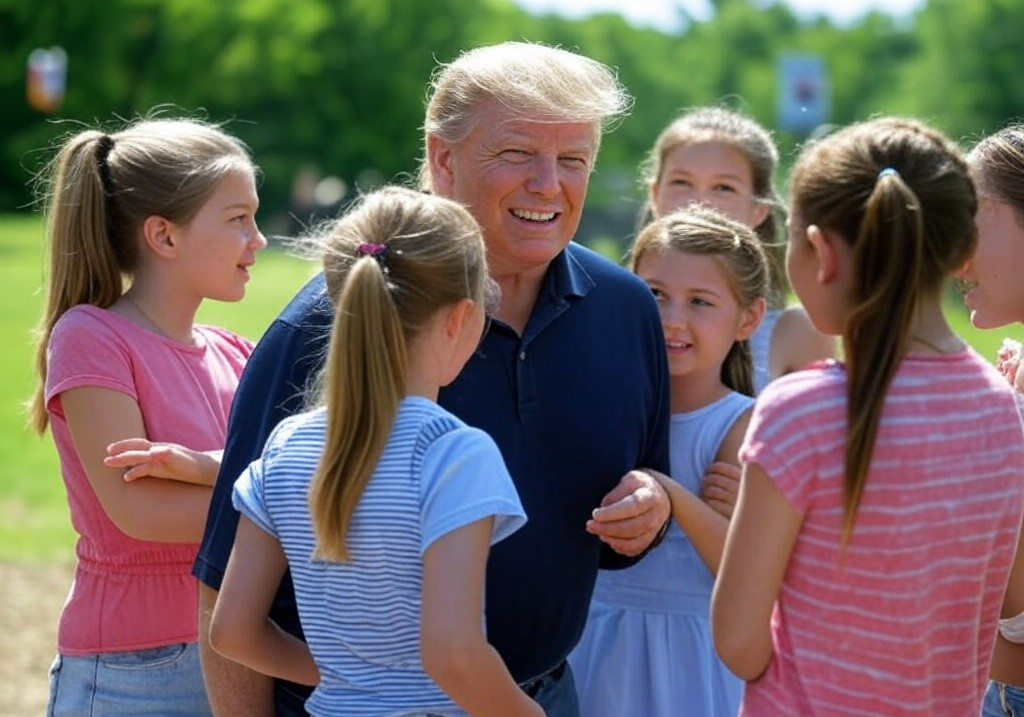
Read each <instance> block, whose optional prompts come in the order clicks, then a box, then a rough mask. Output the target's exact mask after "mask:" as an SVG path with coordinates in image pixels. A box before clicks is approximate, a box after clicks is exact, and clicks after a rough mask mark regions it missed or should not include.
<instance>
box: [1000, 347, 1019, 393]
mask: <svg viewBox="0 0 1024 717" xmlns="http://www.w3.org/2000/svg"><path fill="white" fill-rule="evenodd" d="M1021 351H1022V348H1021V343H1020V342H1019V341H1014V340H1013V339H1003V344H1002V346H1000V347H999V354H998V355H997V356H996V368H997V369H999V373H1001V374H1003V376H1005V377H1006V380H1007V381H1009V382H1010V385H1011V386H1014V387H1016V386H1017V385H1018V380H1017V374H1018V373H1020V372H1019V371H1018V370H1017V369H1018V367H1019V366H1020V359H1021Z"/></svg>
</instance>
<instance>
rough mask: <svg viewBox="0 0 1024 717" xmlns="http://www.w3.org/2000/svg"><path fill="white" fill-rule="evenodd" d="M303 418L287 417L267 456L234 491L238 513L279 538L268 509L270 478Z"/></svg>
mask: <svg viewBox="0 0 1024 717" xmlns="http://www.w3.org/2000/svg"><path fill="white" fill-rule="evenodd" d="M299 418H300V417H299V416H296V417H291V418H287V419H285V420H284V421H282V422H281V423H280V424H279V425H278V426H277V427H276V428H275V429H274V430H273V431H272V432H271V434H270V436H269V437H268V438H267V445H266V448H264V450H263V454H262V455H261V456H260V457H259V458H257V459H256V460H254V461H253V462H252V463H250V464H249V466H248V467H247V468H246V469H245V470H244V471H243V472H242V475H240V476H239V477H238V480H236V481H235V483H234V487H233V488H232V493H231V502H232V505H234V508H235V510H237V511H238V512H239V513H241V514H242V515H244V516H245V517H246V518H248V519H249V520H251V521H252V522H253V523H255V524H256V525H258V526H259V528H260V529H261V530H263V531H264V532H266V533H268V534H270V535H273V536H274V537H277V528H276V526H275V525H274V520H273V517H272V516H271V515H270V509H269V508H268V506H267V498H266V480H267V475H268V474H269V473H270V472H271V471H272V470H273V466H274V464H275V458H276V457H277V456H278V455H279V454H280V452H281V447H282V446H283V444H284V442H285V440H286V438H287V436H288V435H290V434H291V429H292V428H293V426H295V425H296V423H297V421H298V419H299Z"/></svg>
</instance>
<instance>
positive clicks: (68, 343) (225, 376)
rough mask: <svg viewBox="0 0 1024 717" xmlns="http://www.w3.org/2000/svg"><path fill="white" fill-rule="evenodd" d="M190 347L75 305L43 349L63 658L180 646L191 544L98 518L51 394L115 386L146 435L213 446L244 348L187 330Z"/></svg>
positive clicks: (190, 585) (190, 620)
mask: <svg viewBox="0 0 1024 717" xmlns="http://www.w3.org/2000/svg"><path fill="white" fill-rule="evenodd" d="M193 336H194V337H195V344H194V345H188V344H182V343H179V342H176V341H172V340H170V339H168V338H166V337H163V336H160V335H159V334H156V333H153V332H151V331H147V330H146V329H144V328H142V327H140V326H138V325H136V324H134V323H132V322H131V321H129V320H128V319H126V318H124V317H122V316H120V315H118V314H115V313H113V312H111V311H107V310H104V309H98V308H96V307H93V306H85V305H82V306H76V307H74V308H72V309H71V310H70V311H68V312H67V313H66V314H64V316H62V317H61V318H60V320H59V321H58V322H57V325H56V326H55V327H54V330H53V333H52V336H51V338H50V343H49V346H48V350H47V377H46V408H47V411H48V413H49V416H50V423H51V431H52V434H53V440H54V443H55V444H56V446H57V453H58V455H59V456H60V463H61V473H62V475H63V478H64V485H65V488H66V489H67V495H68V504H69V507H70V510H71V522H72V524H73V525H74V528H75V530H76V531H77V532H78V535H79V538H78V543H77V545H76V553H77V556H78V567H77V570H76V573H75V582H74V584H73V585H72V587H71V593H70V595H69V596H68V601H67V603H66V604H65V606H64V611H63V613H62V615H61V620H60V627H59V630H58V636H57V641H58V648H59V650H60V652H61V653H63V654H65V655H83V654H95V653H98V652H117V651H124V650H139V649H146V648H149V647H158V646H160V645H168V644H173V643H178V642H192V641H194V640H195V639H196V637H197V620H198V587H197V584H196V581H195V579H194V578H193V577H192V576H191V569H192V561H193V559H194V558H195V554H196V551H197V548H198V546H197V545H195V544H180V543H157V542H149V541H141V540H136V539H134V538H131V537H129V536H127V535H125V534H124V533H123V532H122V531H121V530H120V529H119V528H118V527H117V526H116V525H114V523H113V522H112V521H111V520H110V518H109V517H108V516H107V514H106V512H105V511H104V510H103V507H102V505H101V504H100V502H99V499H98V498H97V497H96V494H95V493H94V492H93V489H92V485H91V484H90V482H89V478H88V476H87V475H86V473H85V471H84V469H83V468H82V464H81V463H80V461H79V459H78V455H77V453H76V452H75V448H74V444H73V442H72V439H71V434H70V432H69V430H68V425H67V422H66V420H65V417H64V411H63V408H62V406H61V399H60V394H61V392H63V391H67V390H69V389H72V388H81V387H84V386H92V387H101V388H107V389H111V390H114V391H120V392H122V393H125V394H127V395H129V396H131V397H132V398H134V399H135V400H136V401H137V402H138V404H139V408H140V409H141V411H142V418H143V422H144V424H145V426H146V434H147V436H146V437H148V438H149V439H150V440H153V441H169V442H174V443H180V444H182V445H185V446H188V447H189V448H192V449H195V450H199V451H207V450H219V449H222V448H223V447H224V438H225V432H226V429H227V421H228V411H229V410H230V408H231V399H232V397H233V396H234V393H235V388H236V387H237V386H238V379H239V376H240V375H241V373H242V368H243V367H244V366H245V362H246V360H247V359H248V358H249V354H250V353H252V344H251V343H250V342H249V341H247V340H245V339H243V338H240V337H238V336H235V335H234V334H232V333H229V332H227V331H224V330H223V329H218V328H214V327H210V326H196V327H195V330H194V331H193Z"/></svg>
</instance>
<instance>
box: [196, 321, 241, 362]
mask: <svg viewBox="0 0 1024 717" xmlns="http://www.w3.org/2000/svg"><path fill="white" fill-rule="evenodd" d="M195 331H198V332H200V333H202V334H203V336H204V338H205V339H206V342H207V344H209V345H214V346H218V347H220V348H222V349H223V348H230V349H232V350H234V351H237V352H238V353H240V354H242V355H243V356H244V357H245V358H248V357H249V356H250V355H252V350H253V348H254V347H255V344H254V343H253V342H252V341H250V340H249V339H247V338H245V337H244V336H240V335H239V334H236V333H235V332H233V331H229V330H228V329H225V328H223V327H221V326H213V325H211V324H196V326H195Z"/></svg>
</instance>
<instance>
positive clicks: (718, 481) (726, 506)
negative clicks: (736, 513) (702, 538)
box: [700, 461, 740, 518]
mask: <svg viewBox="0 0 1024 717" xmlns="http://www.w3.org/2000/svg"><path fill="white" fill-rule="evenodd" d="M739 494H740V467H739V466H737V465H734V464H732V463H727V462H725V461H715V462H714V463H712V464H711V465H710V466H708V470H707V473H705V474H704V480H703V482H702V483H701V487H700V497H701V498H702V499H703V500H704V502H705V503H707V504H708V505H709V506H711V507H712V508H713V509H714V510H715V512H716V513H718V514H719V515H723V516H725V517H726V518H731V517H732V512H733V510H735V508H736V498H737V497H738V496H739Z"/></svg>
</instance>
